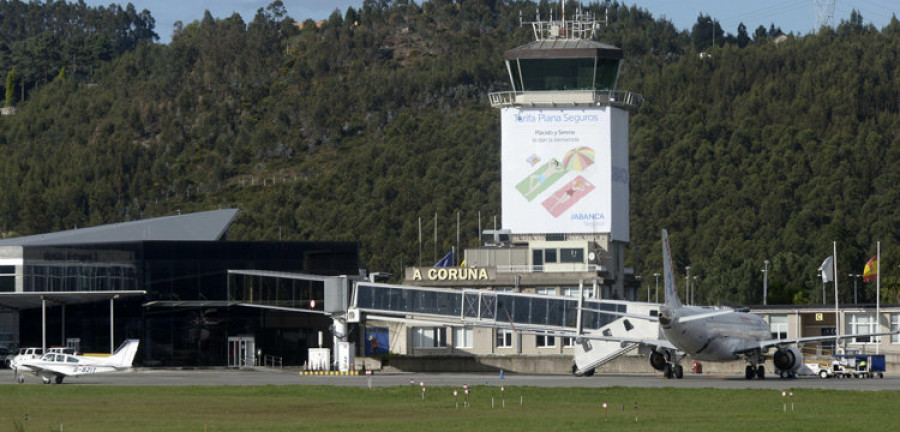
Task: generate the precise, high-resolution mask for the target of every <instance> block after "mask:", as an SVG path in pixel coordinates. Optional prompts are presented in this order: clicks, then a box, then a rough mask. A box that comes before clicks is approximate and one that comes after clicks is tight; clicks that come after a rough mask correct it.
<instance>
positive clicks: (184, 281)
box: [0, 209, 359, 366]
mask: <svg viewBox="0 0 900 432" xmlns="http://www.w3.org/2000/svg"><path fill="white" fill-rule="evenodd" d="M237 213H238V211H237V210H235V209H225V210H216V211H208V212H200V213H193V214H184V215H177V216H169V217H161V218H154V219H147V220H141V221H135V222H126V223H120V224H113V225H105V226H99V227H92V228H84V229H77V230H70V231H64V232H58V233H50V234H43V235H36V236H29V237H19V238H11V239H3V240H0V344H2V345H5V346H7V347H10V348H15V347H18V346H38V347H41V346H44V347H47V346H70V347H73V348H75V349H77V350H79V351H82V352H96V353H103V352H111V351H112V347H114V346H118V344H119V342H121V340H122V339H125V338H137V339H140V340H141V341H142V343H141V347H140V352H139V354H138V357H137V360H136V363H137V364H143V365H173V366H174V365H180V366H183V365H217V366H223V365H226V364H237V363H240V362H241V361H244V362H253V361H256V360H257V356H256V353H255V351H256V352H258V351H260V350H262V352H263V353H265V354H267V355H272V356H274V357H277V358H279V359H281V360H282V361H283V362H284V363H288V364H303V363H304V362H305V361H306V356H307V349H308V348H313V347H317V346H318V345H319V340H320V338H319V336H318V334H319V333H320V332H327V331H328V328H329V327H330V326H331V320H329V319H327V318H326V317H325V315H324V312H323V308H324V307H325V304H324V301H323V300H324V293H323V289H324V287H323V282H322V279H321V278H317V277H315V276H310V277H306V278H292V279H287V280H286V282H285V281H282V282H281V283H274V282H272V278H269V277H265V273H263V272H270V273H275V272H281V273H284V272H288V273H290V274H292V275H318V276H334V277H336V276H339V275H354V274H358V272H359V258H358V254H359V246H358V244H357V243H353V242H266V241H251V242H247V241H230V240H228V239H227V232H228V227H229V226H230V224H231V222H232V221H233V219H234V218H235V217H236V216H237ZM254 272H256V273H254ZM324 343H325V344H326V345H327V346H330V345H331V341H330V340H326V341H324ZM241 347H243V348H244V349H243V351H242V352H240V353H238V351H239V348H241ZM238 354H240V355H238ZM245 364H246V363H245Z"/></svg>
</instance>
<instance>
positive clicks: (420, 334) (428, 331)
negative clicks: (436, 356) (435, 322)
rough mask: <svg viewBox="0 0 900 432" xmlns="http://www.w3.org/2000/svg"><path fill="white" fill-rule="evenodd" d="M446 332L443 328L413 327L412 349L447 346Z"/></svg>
mask: <svg viewBox="0 0 900 432" xmlns="http://www.w3.org/2000/svg"><path fill="white" fill-rule="evenodd" d="M445 334H446V330H445V329H444V328H443V327H415V328H414V329H413V347H415V348H444V347H446V346H447V342H446V336H445Z"/></svg>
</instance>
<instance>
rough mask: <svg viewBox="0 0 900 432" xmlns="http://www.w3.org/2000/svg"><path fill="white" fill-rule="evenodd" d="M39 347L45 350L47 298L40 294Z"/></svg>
mask: <svg viewBox="0 0 900 432" xmlns="http://www.w3.org/2000/svg"><path fill="white" fill-rule="evenodd" d="M41 348H42V349H43V350H44V351H42V352H47V299H45V298H44V296H41Z"/></svg>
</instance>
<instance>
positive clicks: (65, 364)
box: [10, 339, 140, 384]
mask: <svg viewBox="0 0 900 432" xmlns="http://www.w3.org/2000/svg"><path fill="white" fill-rule="evenodd" d="M139 343H140V341H139V340H138V339H128V340H126V341H125V342H123V343H122V345H121V346H119V348H118V349H117V350H116V352H115V353H113V355H111V356H109V357H85V356H78V355H71V354H64V353H52V352H51V353H47V354H44V356H43V357H41V358H39V359H27V360H22V361H20V362H17V363H14V364H12V365H10V367H11V368H12V369H14V370H15V373H16V381H18V382H19V383H20V384H21V383H23V382H25V375H26V374H28V375H32V376H35V377H38V378H40V379H41V381H43V382H44V384H50V382H54V381H55V382H56V383H57V384H62V382H63V379H64V378H65V377H70V376H80V375H88V374H95V373H105V372H116V371H122V370H125V369H129V368H131V363H132V362H133V361H134V355H135V354H136V353H137V349H138V344H139Z"/></svg>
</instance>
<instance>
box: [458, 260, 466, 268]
mask: <svg viewBox="0 0 900 432" xmlns="http://www.w3.org/2000/svg"><path fill="white" fill-rule="evenodd" d="M459 266H460V267H465V266H466V259H465V258H463V262H461V263H459Z"/></svg>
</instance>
